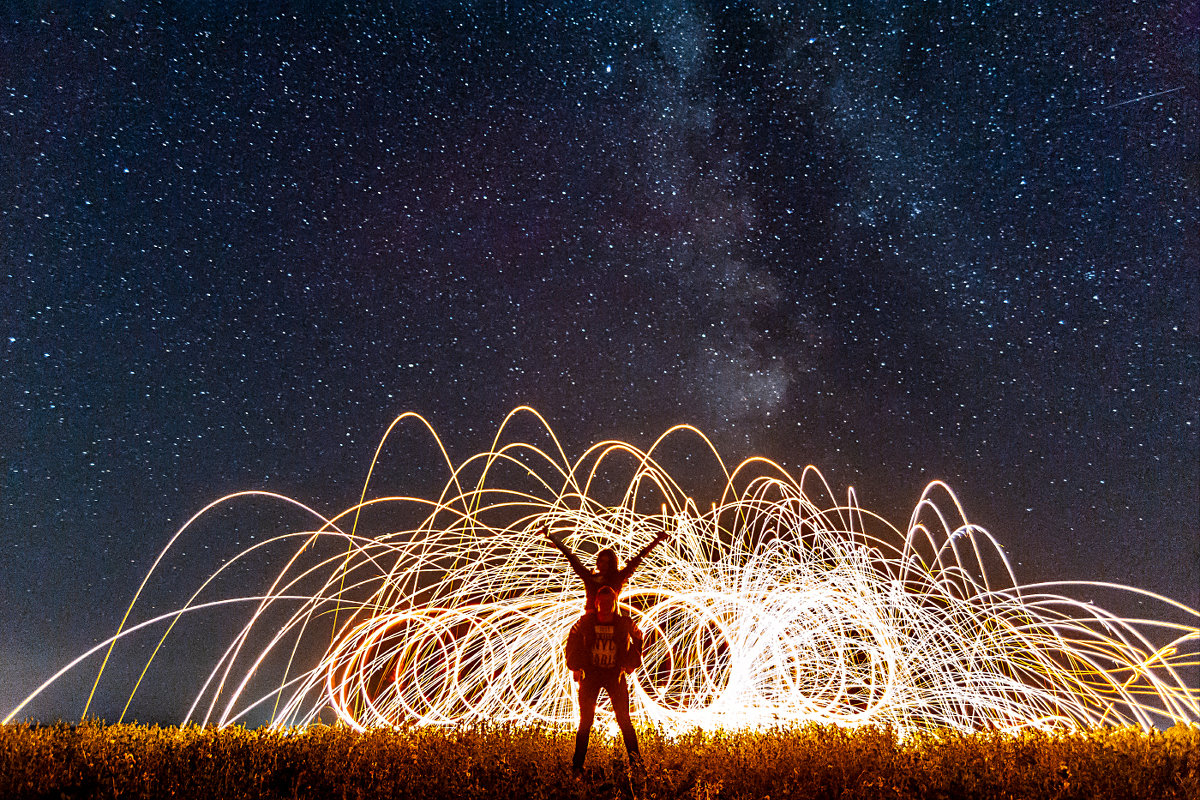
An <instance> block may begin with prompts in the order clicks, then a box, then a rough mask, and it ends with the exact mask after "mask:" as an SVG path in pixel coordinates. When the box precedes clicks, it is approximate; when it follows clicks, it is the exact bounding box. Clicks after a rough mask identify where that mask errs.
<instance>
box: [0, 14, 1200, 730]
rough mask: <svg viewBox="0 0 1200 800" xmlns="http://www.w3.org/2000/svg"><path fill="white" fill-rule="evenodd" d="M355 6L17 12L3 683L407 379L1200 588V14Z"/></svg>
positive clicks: (436, 402) (56, 660) (257, 531)
mask: <svg viewBox="0 0 1200 800" xmlns="http://www.w3.org/2000/svg"><path fill="white" fill-rule="evenodd" d="M349 5H350V6H353V7H351V8H350V9H349V10H347V11H343V12H342V13H337V14H334V13H328V14H325V15H318V14H316V13H309V14H308V15H307V16H270V17H268V16H259V15H258V14H251V15H248V16H246V15H242V16H236V17H231V16H229V15H227V14H226V13H225V12H224V11H220V12H216V11H214V12H206V11H187V12H180V11H172V10H169V9H166V10H165V9H163V8H161V7H159V6H158V5H157V4H155V5H153V6H152V7H150V8H146V9H141V10H137V9H128V8H124V7H122V8H120V9H119V10H114V11H113V13H111V14H110V13H109V11H108V10H105V11H104V12H103V13H99V12H98V13H97V14H96V15H95V16H90V15H87V14H85V13H83V12H61V13H55V14H51V13H49V12H46V14H45V15H39V14H38V13H34V12H29V13H27V14H24V15H15V14H13V13H12V12H9V16H7V17H5V18H3V20H2V21H0V25H2V27H0V64H4V65H5V69H3V70H0V154H2V155H0V187H3V192H2V193H0V260H2V267H3V269H2V270H0V323H2V325H3V329H2V330H0V348H2V349H0V353H2V354H3V355H2V358H3V368H2V370H0V374H2V375H3V376H4V380H3V381H2V382H0V403H2V404H3V408H4V409H5V411H6V413H5V415H4V419H3V421H2V422H0V458H2V459H3V461H2V464H0V466H2V468H3V481H4V483H3V489H2V491H0V525H2V526H3V534H2V539H0V544H2V547H3V550H2V551H0V552H2V553H3V558H2V559H0V564H2V565H3V571H4V580H3V581H2V582H0V584H2V585H0V608H2V609H3V612H2V613H3V620H4V625H3V626H2V627H3V633H2V634H0V649H2V650H3V652H4V653H5V658H4V659H0V662H2V666H0V669H2V670H3V672H2V673H0V675H2V677H3V681H2V683H3V685H4V686H5V689H4V690H3V691H2V692H0V707H5V708H8V707H11V706H12V705H14V704H15V702H16V701H17V700H18V699H19V698H20V697H21V696H24V694H26V693H27V692H28V691H29V690H31V689H32V688H33V686H35V685H36V684H37V683H38V682H40V679H41V678H43V677H45V675H46V674H47V673H48V672H50V671H52V669H51V668H57V666H58V665H60V664H62V663H65V662H66V661H67V660H69V658H70V657H72V656H74V655H75V654H77V653H79V652H82V651H83V650H84V649H86V648H87V647H88V646H90V645H91V644H93V643H95V642H97V641H99V640H101V639H103V638H104V637H105V636H107V635H108V634H110V633H111V632H112V631H113V630H115V628H116V625H117V623H118V622H119V620H120V614H121V613H122V611H123V609H124V607H125V605H126V604H127V603H128V599H129V596H130V594H131V592H132V590H133V588H134V587H136V585H137V582H138V581H139V580H140V578H141V576H142V575H143V574H144V573H145V570H146V567H147V564H148V562H149V560H150V559H152V558H153V554H154V553H156V552H157V551H158V549H159V548H160V547H161V546H162V544H163V543H164V542H165V540H166V539H167V538H168V537H169V536H170V534H171V532H172V531H173V530H175V529H176V528H177V527H178V525H179V524H180V523H181V522H182V521H183V520H184V519H186V518H187V517H189V516H190V515H191V514H192V513H194V512H195V511H196V510H197V509H199V508H201V507H202V506H204V505H205V504H206V503H207V502H208V501H210V500H212V499H213V498H215V497H218V496H220V495H222V494H224V493H226V492H228V491H233V490H238V489H267V490H272V491H279V492H282V493H285V494H288V495H290V496H294V497H297V498H300V499H303V500H304V501H306V502H308V503H310V504H312V505H314V506H315V507H317V508H323V509H325V510H327V511H332V510H333V509H339V508H345V507H347V506H349V505H351V504H352V503H353V502H354V501H355V500H357V494H356V492H357V491H358V490H359V489H360V488H361V480H362V477H363V474H364V472H365V469H366V467H367V465H368V464H369V463H370V458H371V454H372V452H373V448H374V446H375V444H376V442H378V440H379V438H380V434H381V432H382V430H383V429H384V428H385V427H386V425H387V424H388V422H389V421H390V420H391V419H392V418H393V417H394V416H395V415H396V414H398V413H400V412H402V411H405V410H416V411H419V412H422V413H424V414H425V415H427V416H428V417H430V418H431V420H433V422H434V423H435V424H436V425H437V427H438V429H439V431H440V432H441V433H442V435H443V437H444V438H445V440H446V441H447V443H448V445H449V446H450V447H451V449H452V450H454V449H455V448H457V451H456V452H458V453H459V454H460V455H461V454H467V453H472V452H477V451H479V450H482V449H484V448H486V447H487V445H488V444H489V442H488V437H490V435H491V432H492V431H494V430H495V427H496V425H497V424H498V422H499V420H500V419H502V418H503V416H504V415H505V414H506V413H507V411H508V410H509V409H511V408H512V407H514V406H516V405H518V404H522V403H528V404H530V405H533V406H535V407H537V408H538V409H539V410H540V411H542V412H543V413H545V414H546V415H547V417H549V418H550V419H551V420H552V422H553V423H554V425H555V428H556V430H558V431H559V432H560V434H562V435H563V436H564V438H565V439H566V440H567V442H568V445H569V446H570V447H571V448H572V449H574V450H576V451H578V450H581V449H583V448H584V447H586V446H587V445H588V444H590V443H592V442H594V441H597V440H600V439H604V438H608V437H614V438H620V439H624V440H628V441H631V442H634V443H636V444H641V445H643V446H644V445H645V444H647V440H648V439H650V440H652V438H653V437H654V436H656V435H657V433H658V432H661V431H662V430H664V429H666V428H667V427H669V426H670V425H672V424H675V423H678V422H688V423H691V424H694V425H696V426H698V427H699V428H701V429H703V430H705V431H706V432H708V433H709V434H710V435H712V436H713V438H714V440H715V441H716V442H717V443H718V444H719V445H720V446H721V448H722V451H723V452H725V453H727V454H728V455H729V456H730V457H732V458H740V457H745V456H749V455H753V454H755V453H762V454H765V455H768V456H770V457H772V458H774V459H776V460H778V461H780V462H782V463H783V464H785V465H787V466H788V467H789V468H798V467H802V466H803V465H804V464H806V463H810V462H811V463H814V464H817V465H819V466H820V467H821V469H822V471H823V472H824V474H825V475H826V476H827V477H828V478H829V480H830V481H831V483H833V484H834V485H835V486H838V487H845V486H847V485H853V486H855V487H856V489H857V491H858V493H859V496H860V497H861V498H862V499H863V502H864V505H867V506H870V507H871V508H873V509H875V510H877V511H879V512H881V513H884V514H885V516H886V515H893V516H894V517H895V520H894V521H895V522H897V523H902V522H903V518H904V517H905V516H906V515H907V510H908V509H911V508H912V505H913V503H914V502H915V500H916V498H917V497H919V495H920V492H921V490H922V488H923V487H924V486H925V485H926V483H928V481H929V480H930V479H932V478H941V479H943V480H945V481H947V482H948V483H949V484H950V485H951V486H952V487H953V488H954V490H955V491H956V492H957V493H958V495H959V496H960V498H961V499H962V501H963V503H964V505H965V507H966V508H967V509H968V511H969V513H970V515H971V518H972V520H974V521H977V522H979V523H980V524H982V525H984V526H985V527H986V528H987V529H988V530H989V531H991V532H992V533H993V534H994V535H996V536H997V537H998V538H999V539H1000V540H1002V541H1004V542H1005V543H1006V545H1008V546H1009V547H1011V549H1012V551H1013V552H1014V553H1016V554H1017V555H1016V558H1015V560H1016V561H1017V562H1018V563H1014V565H1013V566H1014V569H1016V570H1017V573H1018V578H1019V579H1020V580H1021V581H1023V582H1036V581H1039V580H1052V579H1089V580H1113V581H1117V582H1121V583H1127V584H1132V585H1136V586H1140V587H1143V588H1146V589H1149V590H1152V591H1156V592H1160V593H1162V594H1165V595H1168V596H1171V597H1175V598H1177V599H1179V600H1180V601H1182V602H1184V603H1187V604H1189V605H1191V606H1193V607H1195V606H1200V573H1198V567H1197V564H1198V563H1200V489H1198V487H1200V439H1198V435H1197V429H1198V427H1200V425H1198V419H1197V412H1196V398H1197V397H1198V396H1200V378H1198V375H1200V372H1198V370H1197V355H1198V353H1200V303H1198V297H1200V291H1198V286H1197V282H1198V278H1197V276H1198V275H1200V269H1198V267H1200V264H1198V263H1197V261H1198V258H1197V252H1198V246H1197V236H1196V231H1197V230H1200V214H1198V213H1197V207H1198V205H1200V204H1198V202H1197V200H1198V195H1197V185H1198V182H1200V178H1198V173H1197V164H1198V161H1197V153H1196V147H1197V145H1196V142H1197V141H1200V132H1198V130H1197V128H1198V126H1197V123H1196V121H1197V112H1198V111H1200V90H1198V89H1197V78H1196V74H1197V73H1196V69H1197V66H1196V64H1197V62H1196V55H1195V54H1196V52H1197V47H1198V46H1200V43H1198V40H1197V34H1196V31H1197V29H1198V28H1200V25H1198V24H1197V20H1196V18H1195V12H1194V11H1191V12H1184V11H1177V10H1171V9H1170V8H1168V9H1166V10H1163V9H1160V8H1157V7H1155V8H1149V7H1143V6H1148V5H1151V4H1124V3H1119V4H1113V5H1112V7H1111V8H1108V9H1106V10H1099V11H1098V10H1096V8H1095V5H1094V4H1091V3H1066V2H1062V3H1036V4H1027V3H1004V2H1000V3H983V2H978V3H942V2H929V3H919V4H917V3H912V4H906V3H901V2H888V1H887V0H885V1H884V2H877V3H872V4H862V3H855V2H849V0H847V2H827V3H824V4H814V5H811V6H808V7H806V6H807V4H790V3H789V4H780V5H779V6H775V5H771V4H768V3H749V2H748V3H732V4H728V5H722V4H709V3H671V2H667V3H629V4H620V3H605V4H586V3H578V4H570V5H569V6H568V7H563V8H559V9H557V10H552V11H545V10H530V9H526V8H525V7H524V6H525V4H509V6H508V7H507V8H505V7H503V6H500V5H495V4H484V3H478V4H458V3H433V4H422V5H420V6H417V5H415V4H414V5H413V6H400V7H399V8H393V9H387V10H375V9H372V10H365V11H364V10H362V9H360V8H358V7H357V4H349ZM431 7H432V10H431ZM1189 13H1190V14H1191V16H1190V17H1189V16H1188V14H1189ZM430 463H432V461H431V459H429V458H428V457H427V454H426V453H424V452H423V451H422V452H421V453H414V455H413V457H412V458H411V459H396V460H394V461H392V462H389V465H388V466H387V468H386V469H385V470H384V472H383V473H382V474H381V475H380V476H378V477H377V479H376V481H377V483H376V485H378V486H384V485H390V486H392V487H394V488H393V490H394V491H396V492H398V493H399V492H403V493H412V494H420V493H421V492H423V491H425V490H428V489H429V488H430V487H432V486H434V485H437V484H439V483H440V481H441V479H442V477H443V476H441V475H438V474H434V471H433V470H431V469H430V467H429V464H430ZM290 523H291V521H290V520H282V519H279V518H275V517H271V516H270V515H265V516H263V517H261V518H259V517H254V516H253V515H251V517H249V518H247V517H245V516H242V517H237V518H230V519H223V520H214V521H213V523H212V527H211V530H210V531H209V533H208V534H207V535H208V536H210V537H211V541H210V543H209V545H208V547H207V548H206V547H205V546H204V545H197V546H196V548H195V549H194V550H193V551H190V552H191V555H192V556H194V561H193V562H192V563H193V566H192V567H189V566H187V564H188V561H187V560H184V561H183V562H181V565H180V566H179V567H177V570H178V575H177V576H176V577H177V580H178V584H179V585H180V586H191V585H192V583H191V582H192V581H195V580H197V579H201V578H202V577H203V576H204V575H206V574H208V573H209V572H210V571H211V568H212V566H213V565H212V563H211V561H206V558H209V557H211V554H212V553H213V552H215V551H218V550H220V551H222V552H225V551H227V550H228V549H230V548H233V549H234V550H237V549H240V548H241V547H244V546H246V545H247V544H248V543H249V542H250V541H251V538H250V537H252V536H261V535H263V532H264V531H265V530H271V531H273V532H278V529H279V528H281V527H286V526H287V525H288V524H290ZM175 599H177V598H172V599H168V598H165V597H164V598H160V602H161V603H163V604H165V606H172V605H174V602H173V601H174V600H175ZM1126 611H1129V613H1130V614H1134V613H1136V611H1137V609H1136V608H1132V609H1126ZM180 681H181V683H186V680H185V679H184V678H182V677H181V679H180ZM70 688H71V687H67V689H65V690H64V695H63V696H62V697H59V698H51V699H48V700H47V701H46V703H45V704H44V705H43V706H42V707H40V708H38V709H36V711H35V714H38V715H43V716H46V717H55V716H58V715H70V714H71V713H73V710H74V709H75V708H76V706H77V704H76V703H75V702H74V698H73V697H70V696H68V695H69V691H67V690H69V689H70ZM145 702H146V705H145V707H144V708H143V709H141V711H140V713H141V714H143V715H144V716H147V717H156V715H162V716H165V717H170V716H171V715H172V714H174V713H175V712H176V711H177V708H176V706H177V700H176V699H175V698H173V697H172V696H171V694H170V693H169V692H165V693H164V694H163V695H161V696H158V697H154V696H151V697H148V698H147V699H146V701H145ZM104 711H107V710H104ZM102 713H104V712H103V711H102Z"/></svg>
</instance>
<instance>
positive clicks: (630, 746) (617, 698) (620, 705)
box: [605, 675, 639, 761]
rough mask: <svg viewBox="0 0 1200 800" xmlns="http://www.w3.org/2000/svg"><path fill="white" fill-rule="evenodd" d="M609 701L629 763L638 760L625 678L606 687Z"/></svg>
mask: <svg viewBox="0 0 1200 800" xmlns="http://www.w3.org/2000/svg"><path fill="white" fill-rule="evenodd" d="M605 688H607V689H608V696H609V699H611V700H612V707H613V714H615V715H616V717H617V727H619V728H620V729H621V738H622V739H624V740H625V751H626V752H628V753H629V759H630V760H631V761H634V760H637V759H638V758H639V753H638V740H637V733H635V732H634V730H633V720H631V719H630V718H629V685H628V684H627V683H625V676H624V675H621V676H620V677H619V678H617V679H616V680H615V681H613V682H612V683H611V684H609V685H608V686H607V687H605Z"/></svg>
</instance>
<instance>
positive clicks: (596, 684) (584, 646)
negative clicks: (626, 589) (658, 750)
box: [566, 586, 642, 775]
mask: <svg viewBox="0 0 1200 800" xmlns="http://www.w3.org/2000/svg"><path fill="white" fill-rule="evenodd" d="M566 655H567V668H568V669H570V670H571V674H572V677H574V679H575V681H576V682H577V683H578V684H579V729H578V730H577V731H576V732H575V755H574V758H573V759H572V761H571V770H572V771H573V772H574V773H575V774H577V775H578V774H580V773H582V772H583V762H584V759H585V758H586V757H587V747H588V739H589V738H590V736H591V733H592V722H593V721H594V720H595V718H596V701H597V700H598V699H599V697H600V690H601V689H603V690H604V691H605V692H607V693H608V698H609V700H611V701H612V707H613V713H614V714H615V715H616V717H617V726H618V727H620V729H621V738H622V739H624V741H625V750H626V752H627V753H628V757H629V763H630V765H631V766H633V767H634V768H641V764H642V759H641V754H640V752H639V751H638V741H637V734H636V733H635V732H634V730H633V722H632V721H631V720H630V717H629V685H628V683H627V682H626V680H625V676H626V675H628V674H629V673H630V672H632V671H633V670H635V669H637V668H638V667H640V666H641V664H642V632H641V631H640V630H638V627H637V625H636V624H635V623H634V621H633V618H632V617H630V616H628V615H625V614H621V613H619V612H618V611H617V593H616V592H615V591H614V590H613V588H612V587H611V586H602V587H600V588H599V590H598V591H597V592H596V607H595V608H594V609H592V610H589V611H588V612H587V613H585V614H584V615H583V616H582V617H580V618H579V619H578V620H577V621H576V622H575V625H574V626H572V628H571V633H570V634H569V635H568V636H567V652H566Z"/></svg>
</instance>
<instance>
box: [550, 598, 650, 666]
mask: <svg viewBox="0 0 1200 800" xmlns="http://www.w3.org/2000/svg"><path fill="white" fill-rule="evenodd" d="M595 624H596V615H595V613H593V612H588V613H586V614H584V615H583V616H582V617H580V618H579V619H577V620H576V621H575V624H574V625H572V626H571V632H570V633H569V634H567V645H566V657H567V669H569V670H571V671H572V672H574V671H576V670H581V669H583V670H586V669H589V668H590V667H591V666H592V664H591V659H592V639H593V637H594V635H595V633H594V631H595V627H594V626H595ZM617 625H618V626H620V627H621V628H622V629H623V630H624V631H625V634H626V636H625V646H624V649H623V650H622V651H621V653H620V655H619V656H618V659H619V663H620V667H621V669H622V670H624V671H625V672H632V671H633V670H635V669H637V668H638V667H640V666H641V665H642V645H643V639H644V637H643V636H642V632H641V631H640V630H638V626H637V625H636V624H635V623H634V621H633V620H632V619H630V618H629V617H627V616H624V615H619V616H618V617H617Z"/></svg>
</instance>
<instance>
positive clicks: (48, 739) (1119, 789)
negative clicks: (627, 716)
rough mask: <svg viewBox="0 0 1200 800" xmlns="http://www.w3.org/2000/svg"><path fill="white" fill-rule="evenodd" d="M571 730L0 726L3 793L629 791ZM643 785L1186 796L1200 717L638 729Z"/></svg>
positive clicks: (699, 792) (1197, 784)
mask: <svg viewBox="0 0 1200 800" xmlns="http://www.w3.org/2000/svg"><path fill="white" fill-rule="evenodd" d="M592 739H593V741H592V748H591V750H590V752H589V754H588V759H589V766H590V773H589V775H588V776H587V778H586V779H585V780H582V781H581V780H578V779H576V778H574V777H572V776H571V774H570V771H569V769H568V768H567V765H568V763H569V760H570V752H571V746H572V740H573V733H572V732H571V731H560V730H554V729H538V728H473V729H458V730H429V729H425V730H406V731H390V730H375V731H370V732H368V733H365V734H358V733H354V732H352V731H350V730H348V729H345V728H329V727H312V728H308V729H305V730H291V731H283V732H270V731H266V730H247V729H243V728H230V729H225V730H215V729H207V730H206V729H200V728H195V727H192V728H182V729H181V728H158V727H144V726H137V725H113V726H106V725H102V724H99V723H95V724H85V725H79V726H73V725H53V726H36V725H8V726H3V727H0V796H2V797H20V798H27V797H28V798H33V797H38V798H41V797H45V798H50V797H53V798H63V797H67V798H70V797H89V798H91V797H122V798H139V797H146V798H159V797H178V798H190V797H196V798H205V800H208V799H209V798H222V799H224V800H236V799H237V798H276V797H278V798H294V797H314V798H315V797H321V798H325V797H332V798H372V799H374V798H388V797H397V798H464V797H465V798H471V797H475V798H486V800H503V799H504V798H526V797H532V798H537V797H547V798H549V797H579V798H604V797H622V796H629V795H630V794H631V793H633V791H634V787H632V786H631V784H630V780H629V777H628V774H627V772H626V770H625V768H624V759H623V757H622V755H621V747H620V743H619V741H614V740H610V739H607V738H605V737H602V736H600V735H598V734H596V733H594V734H593V737H592ZM641 740H642V750H643V753H644V754H645V760H646V766H647V774H646V778H645V781H644V783H640V784H639V785H638V786H637V787H636V794H637V796H639V797H647V798H650V797H653V798H718V797H720V798H758V797H771V798H783V797H803V798H885V797H886V798H1008V797H1012V798H1074V797H1078V798H1089V799H1090V798H1181V800H1182V798H1196V797H1200V728H1197V727H1187V726H1182V725H1180V726H1176V727H1175V728H1173V729H1171V730H1170V731H1167V732H1165V733H1159V732H1154V733H1150V734H1144V733H1142V732H1141V731H1137V730H1129V729H1104V730H1097V731H1093V732H1089V733H1080V734H1075V735H1069V736H1049V735H1042V734H1027V735H1025V736H1021V737H1016V738H1014V737H1010V736H1001V735H988V734H977V735H973V736H964V735H960V734H955V733H949V732H945V733H940V734H930V735H927V736H924V737H922V738H920V739H917V740H913V741H909V742H906V743H904V744H901V743H898V742H897V741H896V740H895V738H894V737H893V736H892V735H891V734H890V733H889V732H887V731H881V730H876V729H860V730H854V731H848V730H842V729H838V728H822V727H815V726H809V727H804V728H792V729H780V730H774V731H768V732H762V733H738V734H724V735H722V734H718V735H706V734H695V735H690V736H683V737H679V738H673V739H672V738H667V737H664V736H661V735H658V734H657V733H655V732H654V731H643V732H642V735H641Z"/></svg>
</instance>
